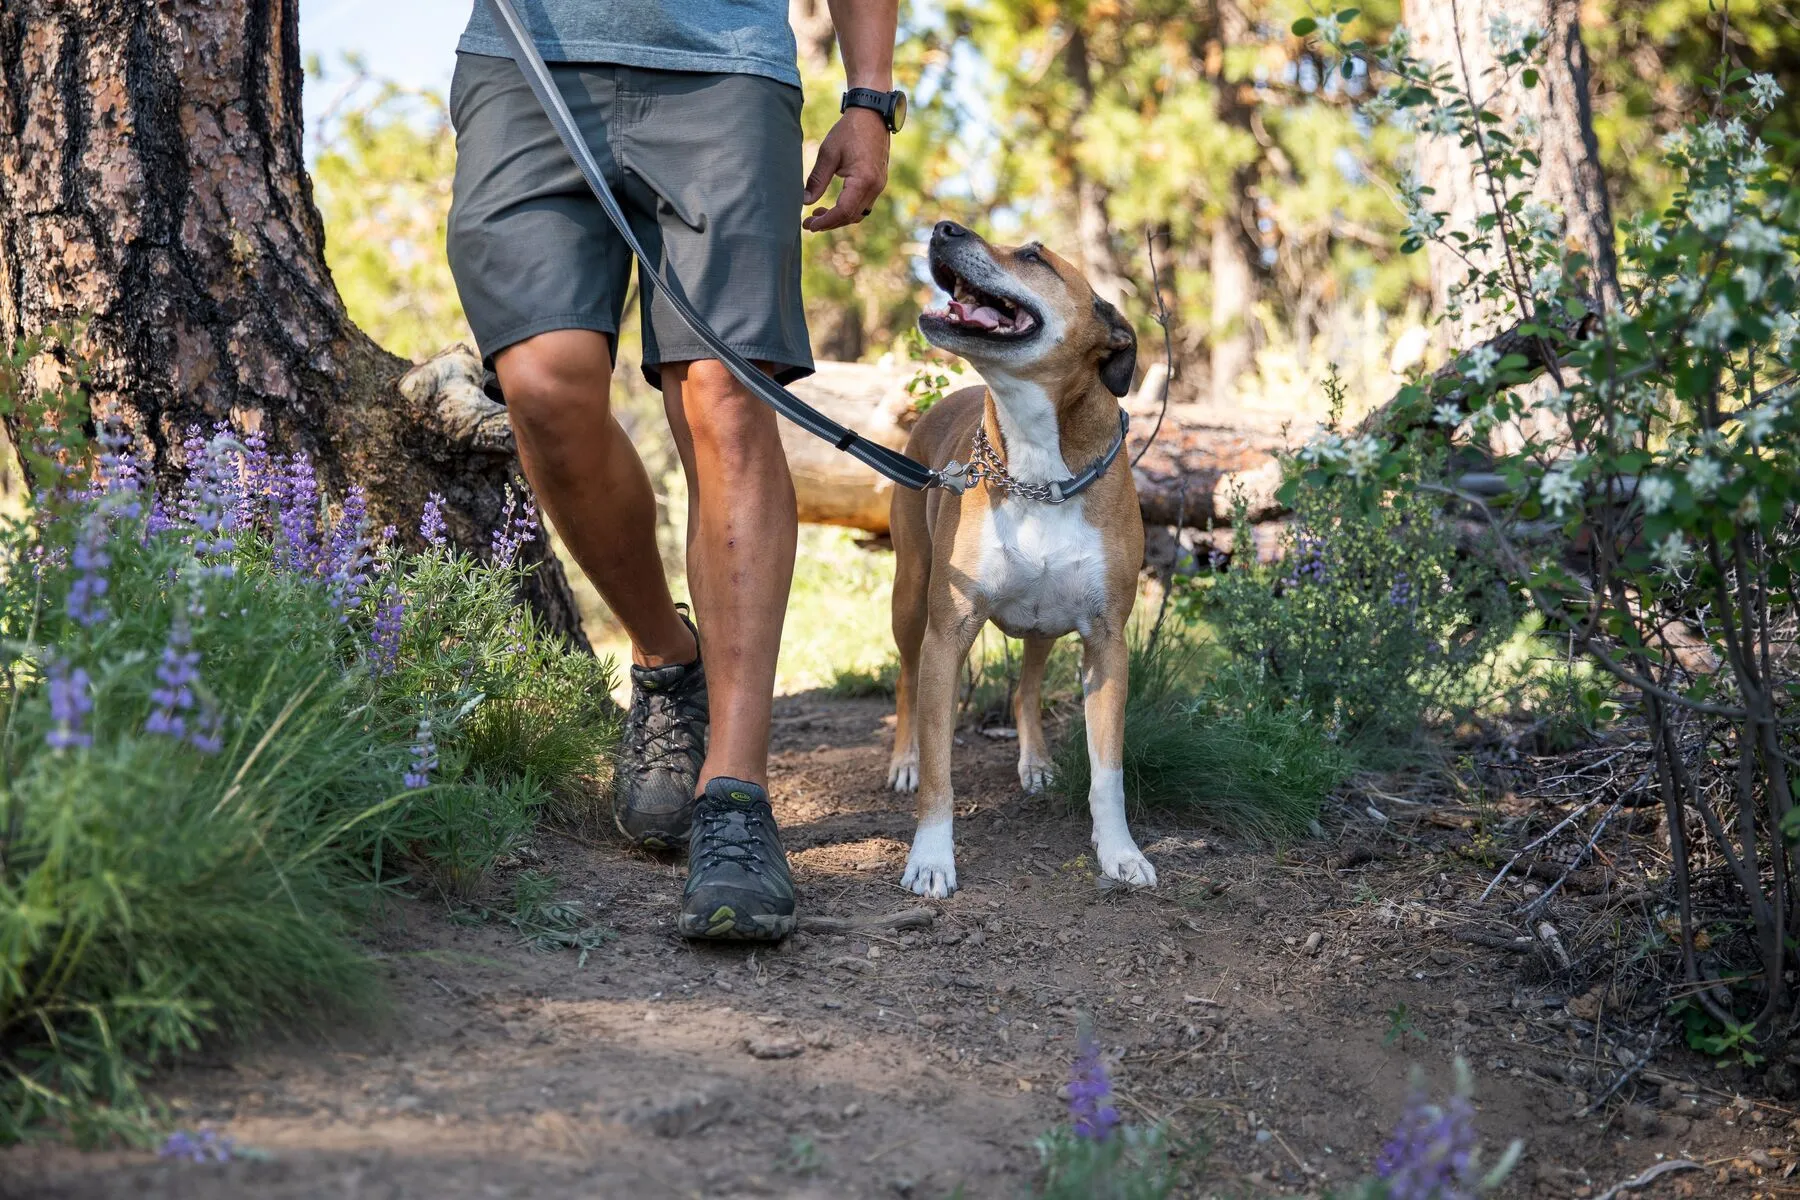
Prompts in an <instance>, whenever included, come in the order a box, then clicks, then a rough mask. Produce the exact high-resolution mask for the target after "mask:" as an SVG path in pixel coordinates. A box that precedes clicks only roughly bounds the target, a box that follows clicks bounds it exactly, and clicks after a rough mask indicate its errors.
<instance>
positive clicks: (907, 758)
mask: <svg viewBox="0 0 1800 1200" xmlns="http://www.w3.org/2000/svg"><path fill="white" fill-rule="evenodd" d="M888 786H889V787H891V788H893V789H894V790H895V791H896V792H900V793H902V794H904V793H906V792H916V791H918V790H919V756H918V755H917V754H907V755H895V756H894V759H893V761H892V762H890V763H888Z"/></svg>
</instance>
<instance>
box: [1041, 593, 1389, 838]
mask: <svg viewBox="0 0 1800 1200" xmlns="http://www.w3.org/2000/svg"><path fill="white" fill-rule="evenodd" d="M1201 667H1202V663H1201V652H1200V647H1199V646H1198V645H1197V644H1196V643H1195V642H1194V641H1193V640H1192V638H1191V635H1189V634H1187V633H1186V632H1185V631H1182V630H1180V629H1177V628H1175V627H1172V626H1165V627H1164V629H1163V630H1162V633H1161V635H1160V636H1159V637H1158V638H1156V639H1155V640H1154V641H1151V640H1150V639H1148V638H1137V637H1134V638H1133V641H1132V646H1131V667H1130V671H1131V674H1130V684H1129V689H1128V694H1127V699H1126V705H1125V762H1124V767H1125V797H1126V802H1127V803H1128V804H1130V805H1131V806H1132V807H1133V808H1134V809H1136V810H1138V811H1139V812H1142V811H1145V810H1155V811H1158V812H1163V813H1167V814H1170V815H1174V816H1178V817H1180V818H1182V819H1183V820H1189V821H1193V822H1195V823H1197V824H1200V825H1204V826H1207V827H1209V828H1212V829H1216V830H1218V831H1220V832H1222V833H1228V834H1239V835H1249V836H1254V837H1264V838H1279V837H1286V836H1293V835H1296V834H1299V833H1302V832H1304V831H1306V830H1307V829H1308V827H1309V826H1310V825H1311V824H1312V822H1314V821H1316V820H1317V819H1318V815H1319V810H1320V805H1321V804H1322V803H1323V801H1324V799H1325V797H1326V796H1328V795H1330V794H1331V792H1332V790H1333V789H1335V788H1337V787H1338V786H1339V785H1340V784H1342V783H1343V782H1344V781H1345V780H1346V779H1347V778H1349V776H1350V774H1351V772H1352V771H1353V770H1354V769H1355V759H1354V756H1353V755H1352V754H1351V752H1350V751H1349V750H1348V749H1347V748H1345V747H1343V746H1340V745H1338V744H1336V743H1334V742H1332V741H1331V740H1330V739H1329V738H1328V737H1327V736H1326V735H1325V732H1324V728H1323V725H1322V723H1321V722H1319V721H1318V720H1316V719H1315V718H1314V717H1313V716H1312V715H1311V714H1309V713H1307V712H1304V711H1302V710H1300V709H1299V708H1298V707H1296V706H1293V705H1287V706H1278V705H1276V704H1274V703H1272V702H1271V701H1270V700H1269V699H1268V698H1267V697H1266V696H1265V695H1263V694H1262V693H1261V692H1260V691H1259V690H1258V689H1257V688H1256V687H1255V686H1253V684H1254V681H1253V680H1250V679H1248V678H1246V677H1245V675H1244V669H1243V668H1242V667H1239V666H1236V665H1233V664H1226V665H1223V666H1221V667H1220V668H1219V669H1218V670H1216V671H1214V672H1211V673H1210V674H1207V675H1206V676H1205V677H1204V678H1202V677H1201V676H1202V671H1201ZM1089 780H1090V774H1089V763H1088V751H1087V729H1086V723H1085V721H1083V720H1082V719H1081V718H1079V717H1078V718H1077V719H1076V720H1075V721H1073V722H1072V723H1071V727H1070V728H1069V730H1068V731H1067V733H1066V735H1065V736H1064V737H1063V738H1061V739H1060V741H1058V743H1057V746H1056V749H1055V754H1054V763H1053V769H1052V775H1051V782H1050V790H1051V792H1052V793H1053V794H1055V795H1057V796H1060V797H1061V798H1062V799H1063V800H1064V801H1065V802H1066V803H1068V804H1069V805H1070V806H1072V807H1073V806H1078V805H1083V804H1085V803H1086V801H1087V792H1088V784H1089Z"/></svg>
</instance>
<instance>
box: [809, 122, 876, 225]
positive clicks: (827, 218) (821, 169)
mask: <svg viewBox="0 0 1800 1200" xmlns="http://www.w3.org/2000/svg"><path fill="white" fill-rule="evenodd" d="M887 172H888V129H887V123H886V122H885V121H883V120H882V119H881V114H880V113H878V112H875V111H874V110H873V109H868V108H851V109H846V110H845V112H844V115H843V116H841V117H839V118H838V123H837V124H836V125H833V126H832V127H831V132H830V133H828V134H826V135H825V140H824V141H823V142H821V143H819V158H818V161H817V162H815V163H813V169H812V174H810V175H808V176H807V177H806V193H805V197H804V199H805V202H806V203H807V204H812V203H813V202H815V201H817V200H818V199H820V198H821V197H823V196H824V195H825V189H826V188H828V187H830V186H831V181H832V179H833V178H834V177H836V176H839V175H841V176H843V178H844V186H843V188H842V189H841V190H840V191H839V192H838V198H837V203H836V204H834V205H832V206H831V207H830V208H815V209H813V211H812V215H811V216H810V217H807V218H806V220H804V221H802V222H800V224H801V225H802V226H803V227H804V228H806V229H808V230H811V231H812V232H813V233H823V232H825V231H826V230H827V229H841V228H842V227H843V226H845V225H854V224H856V223H857V222H858V221H860V220H862V219H863V218H864V217H866V216H868V215H869V212H870V210H871V209H872V208H873V207H874V205H875V198H876V197H877V196H880V195H881V189H883V188H885V187H886V186H887Z"/></svg>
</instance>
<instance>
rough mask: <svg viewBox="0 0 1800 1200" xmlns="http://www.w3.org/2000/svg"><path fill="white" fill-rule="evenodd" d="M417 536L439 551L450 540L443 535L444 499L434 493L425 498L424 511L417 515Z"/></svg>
mask: <svg viewBox="0 0 1800 1200" xmlns="http://www.w3.org/2000/svg"><path fill="white" fill-rule="evenodd" d="M419 536H420V537H422V538H424V539H425V543H426V544H427V545H429V546H433V547H435V548H437V549H439V550H441V549H443V548H444V546H445V545H446V544H447V543H448V542H449V540H450V539H449V538H448V537H447V536H445V533H444V498H443V497H442V496H440V495H439V494H438V493H436V492H433V493H431V495H429V496H427V497H425V511H424V512H423V513H421V514H419Z"/></svg>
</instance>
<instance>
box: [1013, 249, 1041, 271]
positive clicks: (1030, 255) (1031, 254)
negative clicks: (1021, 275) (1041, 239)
mask: <svg viewBox="0 0 1800 1200" xmlns="http://www.w3.org/2000/svg"><path fill="white" fill-rule="evenodd" d="M1019 259H1020V260H1021V261H1022V262H1028V263H1036V264H1037V265H1038V266H1040V267H1041V266H1044V265H1045V264H1044V256H1043V255H1041V254H1039V253H1038V252H1037V251H1036V250H1031V249H1025V250H1021V251H1019Z"/></svg>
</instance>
